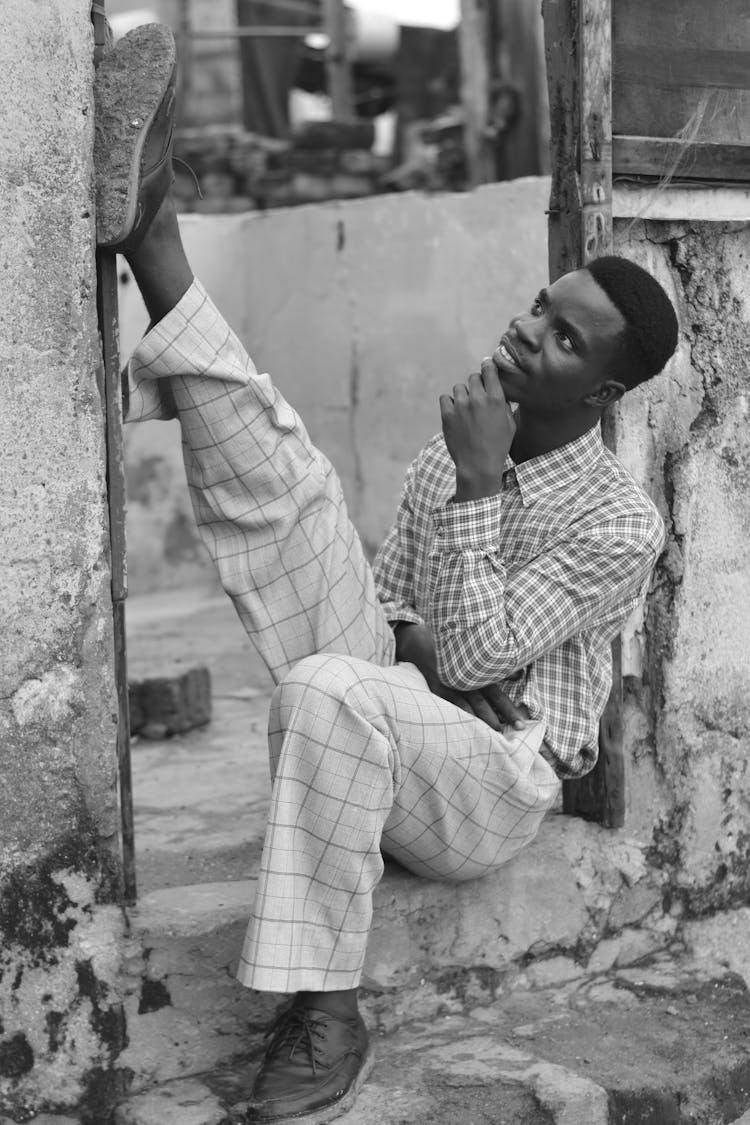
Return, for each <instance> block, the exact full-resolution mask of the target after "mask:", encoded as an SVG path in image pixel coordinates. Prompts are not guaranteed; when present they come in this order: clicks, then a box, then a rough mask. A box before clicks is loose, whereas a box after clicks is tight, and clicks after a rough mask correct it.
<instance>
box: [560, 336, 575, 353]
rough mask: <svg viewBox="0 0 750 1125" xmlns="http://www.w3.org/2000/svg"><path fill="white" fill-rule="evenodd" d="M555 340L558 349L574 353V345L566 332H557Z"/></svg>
mask: <svg viewBox="0 0 750 1125" xmlns="http://www.w3.org/2000/svg"><path fill="white" fill-rule="evenodd" d="M557 339H558V342H559V344H560V347H561V348H563V349H564V350H565V351H566V352H572V351H575V345H574V344H573V341H572V340H571V338H570V336H569V335H568V334H567V332H558V333H557Z"/></svg>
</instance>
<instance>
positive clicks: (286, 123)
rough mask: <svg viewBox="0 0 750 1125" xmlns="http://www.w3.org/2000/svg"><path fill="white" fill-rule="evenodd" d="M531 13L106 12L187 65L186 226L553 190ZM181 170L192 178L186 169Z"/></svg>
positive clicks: (229, 7)
mask: <svg viewBox="0 0 750 1125" xmlns="http://www.w3.org/2000/svg"><path fill="white" fill-rule="evenodd" d="M540 8H541V6H540V4H538V3H536V2H535V0H347V3H346V4H344V3H343V2H342V0H152V2H151V3H150V4H148V5H138V6H134V5H133V3H132V0H108V3H107V12H108V15H109V18H110V22H111V24H112V28H113V31H114V34H115V38H118V37H120V36H122V35H124V34H125V33H126V32H127V31H128V30H129V29H130V28H132V27H135V26H137V25H138V24H141V23H147V22H150V21H153V20H155V21H158V22H161V23H165V24H167V25H169V26H170V27H171V28H172V29H173V31H174V32H175V35H176V38H177V43H178V51H179V60H180V67H179V81H180V90H179V120H178V132H177V137H176V145H175V154H176V156H177V157H179V158H180V159H181V160H182V161H184V162H185V163H184V164H180V163H178V164H177V165H176V169H175V171H176V176H177V183H176V194H177V197H178V200H179V204H180V206H181V208H182V209H183V210H185V211H198V212H201V211H202V212H207V213H222V212H242V211H247V210H267V209H271V208H275V207H280V206H290V205H294V204H297V203H310V202H322V201H324V200H328V199H352V198H357V197H361V196H368V195H374V194H377V193H382V192H394V191H405V190H413V189H418V190H423V191H462V190H464V189H467V188H471V187H475V186H477V185H478V184H480V183H486V182H491V181H495V180H504V179H514V178H518V177H520V176H527V175H539V174H546V173H547V172H548V170H549V154H548V139H549V111H548V102H547V93H546V78H545V72H544V48H543V25H542V19H541V10H540ZM186 165H187V167H186Z"/></svg>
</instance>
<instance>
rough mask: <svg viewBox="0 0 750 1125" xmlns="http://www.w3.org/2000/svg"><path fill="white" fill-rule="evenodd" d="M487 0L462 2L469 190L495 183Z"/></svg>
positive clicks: (462, 100)
mask: <svg viewBox="0 0 750 1125" xmlns="http://www.w3.org/2000/svg"><path fill="white" fill-rule="evenodd" d="M488 23H489V21H488V11H487V0H461V23H460V25H459V58H460V63H461V102H462V104H463V110H464V122H465V124H464V136H465V145H466V162H467V166H468V167H467V171H468V186H469V187H477V185H478V184H484V183H487V182H488V181H490V180H494V179H495V172H494V168H493V161H492V157H491V154H490V152H489V150H488V144H487V126H488V124H489V111H490V89H489V86H490V67H489V52H488V41H489V34H488Z"/></svg>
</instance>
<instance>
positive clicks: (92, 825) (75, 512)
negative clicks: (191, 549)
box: [0, 0, 122, 1121]
mask: <svg viewBox="0 0 750 1125" xmlns="http://www.w3.org/2000/svg"><path fill="white" fill-rule="evenodd" d="M89 8H90V5H89V3H88V2H87V0H48V2H46V3H44V4H31V5H30V4H28V2H27V0H6V2H5V3H4V4H3V32H2V35H1V36H0V104H2V107H3V111H2V116H3V128H2V141H1V142H0V181H1V182H2V184H3V190H2V192H0V229H2V247H3V253H2V267H3V284H2V286H1V287H0V479H1V480H2V499H1V500H0V541H1V542H2V554H1V555H0V618H1V623H0V635H1V636H2V645H1V646H0V1115H2V1114H3V1113H7V1114H9V1115H10V1116H11V1117H12V1118H13V1119H14V1120H18V1121H21V1120H24V1121H25V1120H28V1119H29V1117H30V1116H32V1113H33V1111H34V1110H38V1109H40V1108H45V1107H47V1108H53V1107H57V1106H71V1105H74V1104H75V1103H76V1102H78V1101H79V1099H81V1098H83V1099H84V1100H85V1102H86V1103H87V1104H88V1105H89V1106H95V1105H97V1104H101V1101H102V1098H106V1078H105V1071H106V1068H107V1067H108V1064H109V1060H110V1058H111V1057H112V1056H113V1054H115V1053H116V1051H117V1048H118V1040H119V1037H120V1030H119V1015H118V1004H117V1000H116V970H117V962H118V955H117V950H116V943H117V941H118V940H119V935H120V932H121V927H122V923H121V919H120V912H119V908H118V907H117V906H114V905H107V903H112V899H113V882H114V879H115V876H116V867H117V864H116V859H115V852H114V846H115V843H116V831H117V809H116V796H115V762H114V747H115V711H116V704H115V695H114V685H113V679H112V673H111V664H112V655H111V654H112V636H111V624H110V622H111V609H110V606H109V567H108V557H107V536H106V497H105V478H104V449H103V441H102V419H101V403H100V396H99V390H98V386H97V375H98V370H99V356H98V351H97V335H96V309H95V270H94V255H93V226H92V199H91V151H92V136H93V134H92V105H91V82H92V50H93V43H92V36H91V24H90V17H89ZM93 1119H96V1112H94V1118H93ZM99 1119H100V1120H101V1114H100V1115H99Z"/></svg>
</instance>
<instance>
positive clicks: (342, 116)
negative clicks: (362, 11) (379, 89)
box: [323, 0, 356, 121]
mask: <svg viewBox="0 0 750 1125" xmlns="http://www.w3.org/2000/svg"><path fill="white" fill-rule="evenodd" d="M323 21H324V27H325V32H326V35H327V36H328V39H329V44H328V49H327V51H326V75H327V77H328V93H329V94H330V96H331V105H332V109H333V117H334V120H344V121H346V120H351V118H352V117H354V116H356V115H355V112H354V97H353V94H352V75H351V66H350V63H349V54H350V52H349V38H348V33H347V27H346V10H345V8H344V0H323Z"/></svg>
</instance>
